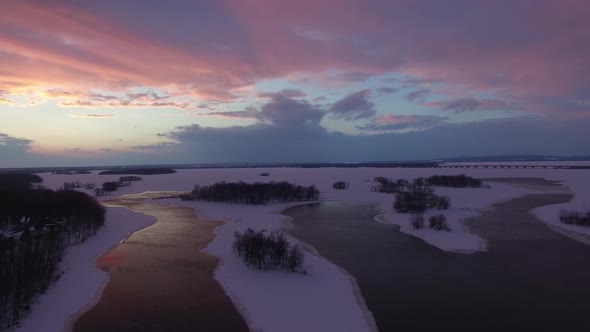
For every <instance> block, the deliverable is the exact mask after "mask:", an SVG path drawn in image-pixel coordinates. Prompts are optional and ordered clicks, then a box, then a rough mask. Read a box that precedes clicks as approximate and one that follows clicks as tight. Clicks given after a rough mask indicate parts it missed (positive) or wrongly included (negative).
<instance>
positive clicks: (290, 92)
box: [256, 89, 307, 98]
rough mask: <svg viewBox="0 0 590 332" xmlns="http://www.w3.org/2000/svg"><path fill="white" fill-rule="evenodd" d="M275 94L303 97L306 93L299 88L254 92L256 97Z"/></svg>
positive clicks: (267, 96)
mask: <svg viewBox="0 0 590 332" xmlns="http://www.w3.org/2000/svg"><path fill="white" fill-rule="evenodd" d="M277 95H280V96H283V97H287V98H304V97H306V96H307V94H306V93H305V92H303V91H301V90H299V89H284V90H281V91H278V92H260V93H258V94H256V97H258V98H273V97H275V96H277Z"/></svg>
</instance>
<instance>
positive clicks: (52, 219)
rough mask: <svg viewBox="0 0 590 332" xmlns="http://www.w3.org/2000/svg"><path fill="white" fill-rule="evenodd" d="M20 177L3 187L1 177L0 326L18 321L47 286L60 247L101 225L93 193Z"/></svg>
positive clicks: (85, 236) (100, 210)
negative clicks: (57, 188) (18, 181)
mask: <svg viewBox="0 0 590 332" xmlns="http://www.w3.org/2000/svg"><path fill="white" fill-rule="evenodd" d="M10 176H11V177H13V176H17V175H10ZM22 179H25V180H24V181H22V182H21V184H20V185H16V186H15V185H5V184H6V183H4V182H3V181H2V180H3V177H2V176H0V281H1V282H0V329H2V328H5V327H8V326H11V325H14V324H15V323H16V322H18V320H19V319H20V318H21V316H22V314H23V313H24V312H25V311H26V310H27V309H28V307H29V305H30V302H31V300H32V299H33V298H34V296H35V295H36V294H39V293H40V292H43V291H44V290H45V289H47V287H48V286H49V285H50V284H51V282H52V281H53V280H54V278H55V277H56V273H55V272H56V268H57V263H58V262H59V261H61V258H62V255H63V251H64V249H65V248H66V247H67V246H68V245H69V244H72V243H78V242H82V241H84V240H86V239H88V238H89V237H91V236H92V235H93V234H95V233H96V232H97V230H98V229H99V228H100V227H101V226H102V225H103V224H104V215H105V210H104V208H103V207H102V205H100V204H99V203H98V202H97V201H96V200H94V199H93V198H92V197H90V196H88V195H86V194H84V193H82V192H77V191H66V190H60V191H52V190H49V189H45V188H42V187H34V186H33V184H32V183H31V182H30V180H26V178H21V180H22ZM33 179H34V178H33ZM7 182H10V183H15V179H9V180H8V181H7Z"/></svg>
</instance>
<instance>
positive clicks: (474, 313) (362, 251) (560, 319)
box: [285, 194, 590, 332]
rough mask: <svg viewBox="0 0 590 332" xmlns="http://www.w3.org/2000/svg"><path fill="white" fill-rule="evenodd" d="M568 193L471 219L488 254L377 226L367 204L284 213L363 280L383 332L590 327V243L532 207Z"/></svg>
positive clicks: (307, 238)
mask: <svg viewBox="0 0 590 332" xmlns="http://www.w3.org/2000/svg"><path fill="white" fill-rule="evenodd" d="M569 198H570V196H569V195H564V194H562V195H560V194H551V195H543V194H539V195H528V196H525V197H522V198H518V199H514V200H511V201H508V202H504V203H499V204H497V205H495V208H494V209H493V210H488V211H487V212H485V213H484V214H483V215H482V216H480V217H475V218H472V219H471V220H470V221H467V224H468V225H469V228H470V229H471V230H472V231H475V232H476V233H478V234H479V235H480V236H482V237H484V238H486V239H488V240H489V251H488V252H481V253H475V254H470V255H465V254H456V253H449V252H445V251H442V250H440V249H437V248H435V247H433V246H431V245H428V244H426V243H425V242H424V241H422V240H420V239H417V238H415V237H412V236H409V235H406V234H404V233H401V232H400V231H399V230H398V227H396V226H394V225H386V224H381V223H378V222H375V221H374V219H373V217H374V216H375V215H377V214H379V212H378V211H377V210H375V209H374V206H372V205H367V204H353V203H334V202H326V203H320V204H313V205H305V206H300V207H294V208H291V209H289V210H287V211H286V212H285V214H286V215H288V216H290V217H292V218H293V224H294V225H295V226H294V227H293V228H292V229H291V230H290V233H291V234H292V235H294V236H295V237H297V238H299V239H300V240H302V241H304V242H306V243H308V244H310V245H312V246H314V247H315V248H316V249H317V250H318V252H319V254H320V255H322V256H324V257H326V258H327V259H329V260H331V261H332V262H334V263H336V264H337V265H339V266H341V267H342V268H344V269H346V270H347V271H348V272H349V273H350V274H352V275H353V276H354V277H356V279H357V282H358V284H359V286H360V289H361V292H362V295H363V297H364V298H365V301H366V303H367V306H368V308H369V310H371V311H372V313H373V315H374V317H375V320H376V322H377V325H378V328H379V330H380V331H396V330H397V331H424V330H427V329H433V330H434V329H437V328H438V329H440V328H444V329H447V328H450V329H453V330H466V329H475V330H478V331H490V332H491V331H494V332H496V331H508V330H521V331H523V330H545V329H546V330H567V331H588V330H590V320H588V319H587V315H586V313H587V309H586V308H587V300H588V298H590V284H589V280H590V265H589V264H588V258H589V257H590V247H588V246H586V245H584V244H581V243H579V242H576V241H574V240H572V239H570V238H567V237H564V236H562V235H560V234H558V233H556V232H554V231H552V230H551V229H549V228H548V227H547V226H546V225H545V224H543V223H542V222H540V221H538V220H536V219H535V217H534V216H533V215H532V214H530V213H528V212H527V211H528V210H530V209H532V208H534V207H537V206H540V205H545V204H553V203H560V202H563V201H567V200H568V199H569Z"/></svg>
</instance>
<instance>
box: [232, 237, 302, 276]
mask: <svg viewBox="0 0 590 332" xmlns="http://www.w3.org/2000/svg"><path fill="white" fill-rule="evenodd" d="M233 249H234V251H235V252H236V253H237V254H238V255H239V256H240V257H241V258H242V259H243V260H244V262H245V263H246V264H247V265H248V266H251V267H254V268H257V269H259V270H289V271H292V272H295V271H298V270H299V269H300V268H301V265H302V264H303V257H304V256H303V250H301V248H299V246H298V245H296V244H295V245H291V244H290V243H289V241H287V238H286V237H285V235H284V234H283V233H282V232H272V233H270V234H266V232H265V231H260V232H255V231H253V230H252V229H250V228H248V229H247V230H245V231H244V232H243V233H239V232H235V233H234V243H233Z"/></svg>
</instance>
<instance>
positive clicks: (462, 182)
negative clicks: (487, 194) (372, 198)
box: [371, 174, 482, 194]
mask: <svg viewBox="0 0 590 332" xmlns="http://www.w3.org/2000/svg"><path fill="white" fill-rule="evenodd" d="M373 181H374V182H375V183H376V184H375V185H374V186H373V187H372V188H371V190H372V191H377V192H381V193H393V194H396V193H399V192H404V191H412V190H413V188H415V187H424V186H432V187H452V188H481V187H482V181H481V180H480V179H476V178H472V177H470V176H466V175H465V174H460V175H433V176H430V177H427V178H424V177H419V178H416V179H413V180H412V181H408V180H406V179H397V180H394V179H389V178H386V177H383V176H377V177H375V178H374V179H373Z"/></svg>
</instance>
